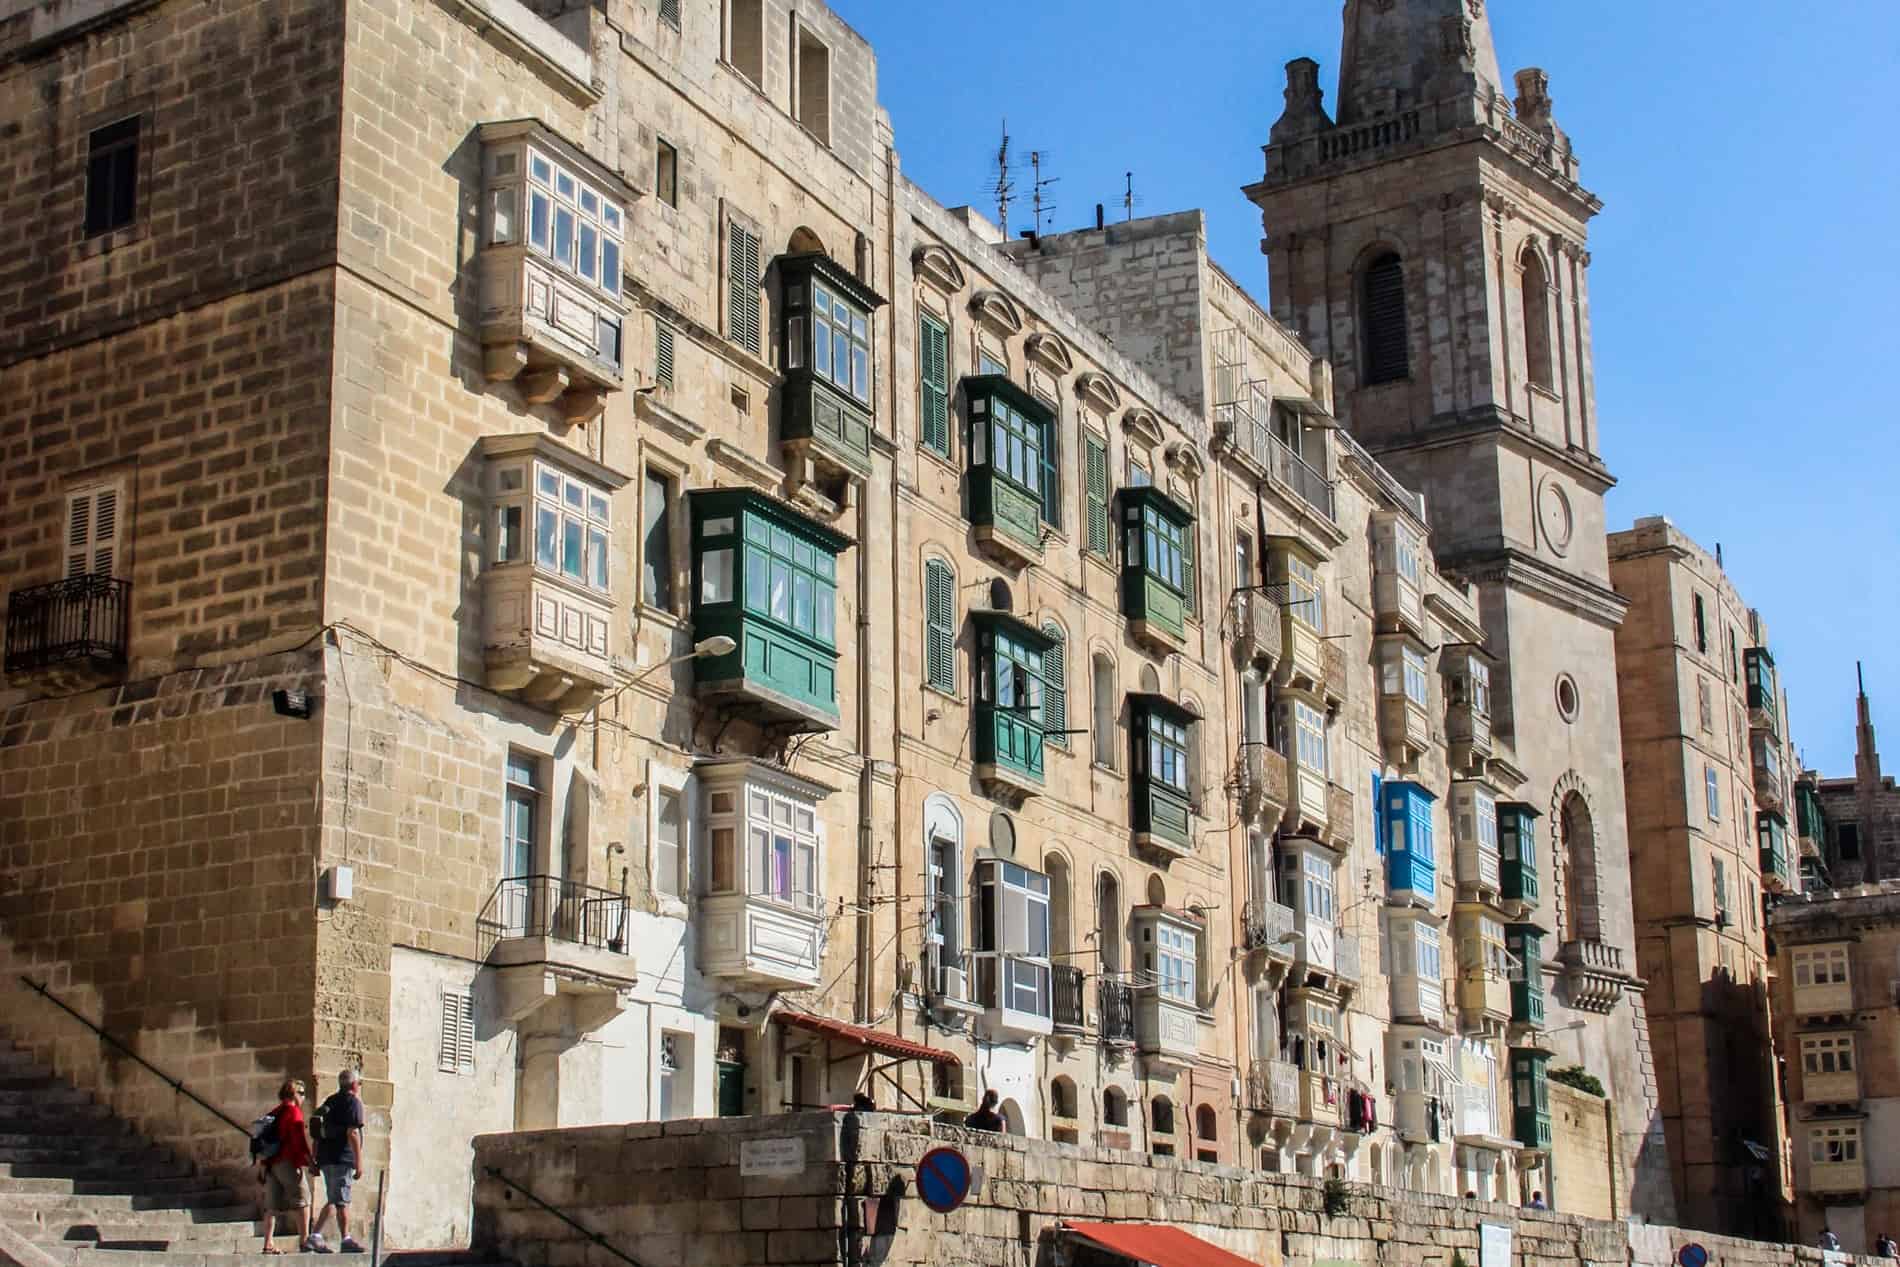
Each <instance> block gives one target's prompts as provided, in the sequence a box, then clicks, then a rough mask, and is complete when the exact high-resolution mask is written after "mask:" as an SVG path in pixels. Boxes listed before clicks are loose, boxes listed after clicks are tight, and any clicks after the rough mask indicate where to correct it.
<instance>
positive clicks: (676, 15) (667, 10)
mask: <svg viewBox="0 0 1900 1267" xmlns="http://www.w3.org/2000/svg"><path fill="white" fill-rule="evenodd" d="M660 21H662V22H664V23H666V24H667V25H668V26H670V27H672V28H673V29H674V30H675V31H677V30H679V29H680V0H660Z"/></svg>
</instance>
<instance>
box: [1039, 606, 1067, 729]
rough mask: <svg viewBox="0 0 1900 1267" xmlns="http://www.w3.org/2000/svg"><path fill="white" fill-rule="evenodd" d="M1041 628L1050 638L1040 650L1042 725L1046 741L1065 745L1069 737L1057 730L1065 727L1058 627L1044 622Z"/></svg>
mask: <svg viewBox="0 0 1900 1267" xmlns="http://www.w3.org/2000/svg"><path fill="white" fill-rule="evenodd" d="M1042 631H1043V633H1045V634H1047V635H1049V637H1050V638H1051V639H1052V640H1053V642H1052V645H1051V646H1050V647H1049V649H1048V650H1047V651H1045V652H1043V653H1042V728H1043V730H1045V731H1047V732H1048V735H1049V740H1048V741H1049V742H1050V743H1053V744H1056V745H1058V746H1060V747H1063V748H1066V747H1068V746H1069V737H1068V736H1067V735H1065V734H1062V733H1061V732H1062V731H1065V730H1067V729H1068V728H1069V684H1068V674H1067V671H1066V670H1065V668H1064V666H1063V654H1062V631H1061V630H1060V629H1058V628H1056V627H1055V626H1054V625H1044V626H1043V627H1042Z"/></svg>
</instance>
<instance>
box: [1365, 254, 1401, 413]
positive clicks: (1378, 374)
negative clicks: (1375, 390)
mask: <svg viewBox="0 0 1900 1267" xmlns="http://www.w3.org/2000/svg"><path fill="white" fill-rule="evenodd" d="M1364 311H1365V316H1364V321H1365V343H1366V382H1367V383H1368V384H1371V383H1390V382H1393V381H1395V380H1397V379H1401V378H1404V377H1406V376H1407V375H1408V374H1410V373H1411V372H1412V370H1411V358H1410V354H1409V352H1408V348H1407V337H1406V328H1405V266H1404V265H1403V264H1402V263H1400V261H1399V257H1398V256H1396V255H1385V256H1381V257H1380V258H1379V259H1377V260H1375V261H1374V262H1373V264H1372V267H1371V268H1369V269H1367V270H1366V296H1365V305H1364Z"/></svg>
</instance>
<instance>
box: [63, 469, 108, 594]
mask: <svg viewBox="0 0 1900 1267" xmlns="http://www.w3.org/2000/svg"><path fill="white" fill-rule="evenodd" d="M118 552H119V489H118V486H117V485H110V486H107V487H104V488H88V489H83V490H81V491H79V492H77V493H74V494H72V495H71V496H70V497H69V498H67V501H66V575H67V576H85V575H87V574H88V573H90V574H92V575H96V576H111V575H112V574H113V568H114V567H115V566H116V565H117V563H118Z"/></svg>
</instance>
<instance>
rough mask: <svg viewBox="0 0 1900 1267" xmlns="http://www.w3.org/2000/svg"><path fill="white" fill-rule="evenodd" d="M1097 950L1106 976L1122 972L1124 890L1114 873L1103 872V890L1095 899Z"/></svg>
mask: <svg viewBox="0 0 1900 1267" xmlns="http://www.w3.org/2000/svg"><path fill="white" fill-rule="evenodd" d="M1095 936H1096V939H1097V941H1098V942H1099V945H1097V947H1096V949H1097V950H1098V951H1100V952H1101V956H1102V973H1103V975H1104V976H1113V975H1117V974H1119V973H1120V972H1121V970H1122V890H1121V884H1120V882H1119V881H1117V880H1116V879H1115V875H1114V873H1113V872H1110V871H1104V872H1102V881H1101V888H1100V889H1099V890H1098V891H1097V893H1096V899H1095Z"/></svg>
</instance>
